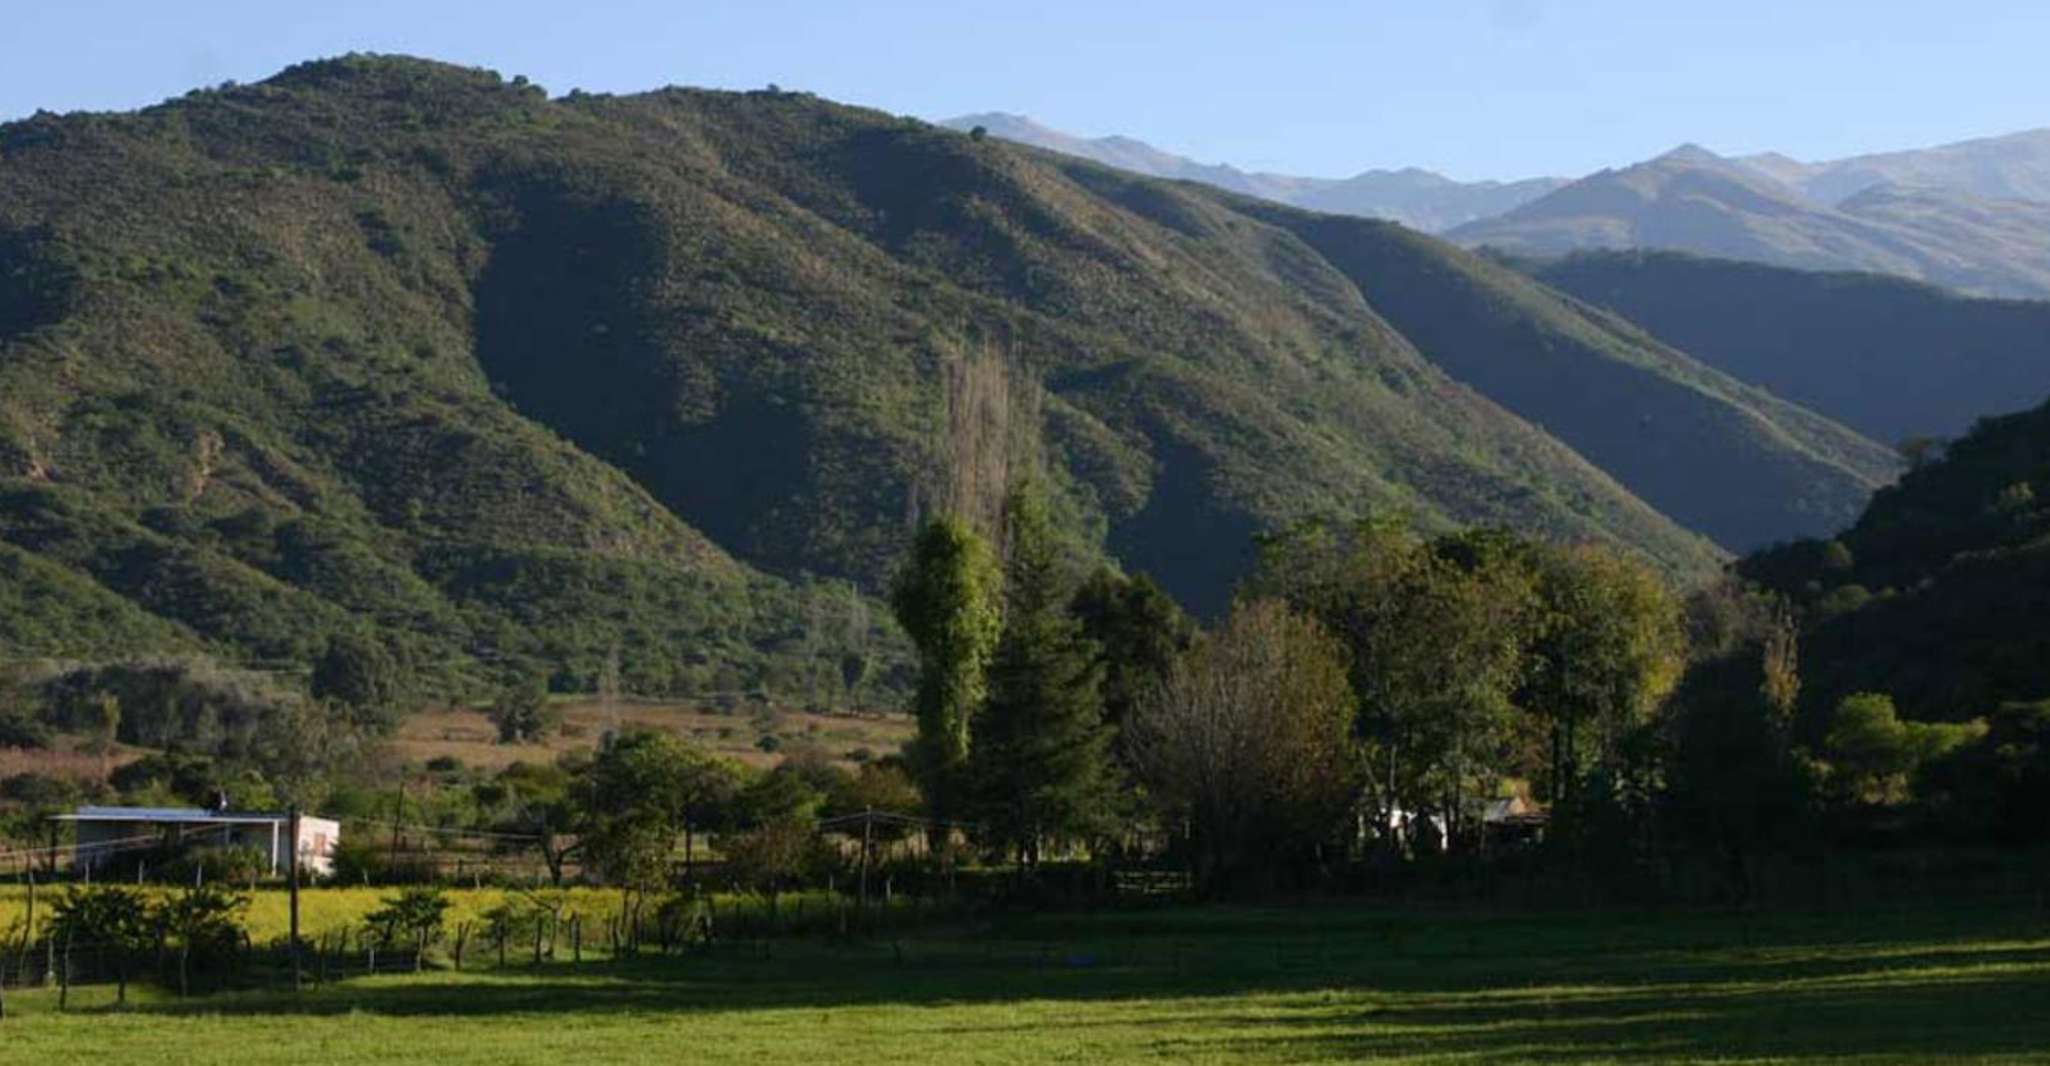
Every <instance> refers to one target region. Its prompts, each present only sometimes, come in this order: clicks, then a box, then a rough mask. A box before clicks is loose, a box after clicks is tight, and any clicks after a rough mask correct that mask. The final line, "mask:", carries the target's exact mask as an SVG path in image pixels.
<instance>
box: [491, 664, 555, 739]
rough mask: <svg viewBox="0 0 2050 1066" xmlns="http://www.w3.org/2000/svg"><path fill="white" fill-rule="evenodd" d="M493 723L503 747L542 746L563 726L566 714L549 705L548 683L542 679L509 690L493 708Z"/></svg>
mask: <svg viewBox="0 0 2050 1066" xmlns="http://www.w3.org/2000/svg"><path fill="white" fill-rule="evenodd" d="M491 722H492V724H493V725H496V726H497V727H498V742H499V743H500V744H538V743H540V742H541V741H542V740H543V739H544V738H545V737H547V735H548V734H549V733H551V732H553V731H555V730H556V729H558V728H560V727H561V725H562V711H561V709H559V708H557V707H556V706H555V705H554V704H552V703H550V702H549V701H548V683H547V682H546V681H545V680H544V679H542V678H541V677H540V676H539V675H535V676H532V677H526V678H521V679H520V680H518V681H515V682H513V683H512V684H510V685H508V686H506V688H505V691H503V692H501V693H499V696H498V699H497V700H496V701H494V702H493V703H492V704H491Z"/></svg>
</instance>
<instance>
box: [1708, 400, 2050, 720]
mask: <svg viewBox="0 0 2050 1066" xmlns="http://www.w3.org/2000/svg"><path fill="white" fill-rule="evenodd" d="M2046 501H2050V404H2046V405H2043V406H2040V407H2037V408H2035V409H2033V410H2030V411H2026V412H2022V413H2019V414H2012V415H2004V416H2001V417H1997V418H1989V419H1986V420H1984V421H1983V422H1981V423H1980V424H1979V425H1978V426H1977V427H1976V428H1974V429H1973V430H1972V432H1971V433H1969V434H1967V435H1966V436H1964V437H1963V438H1961V439H1959V440H1957V441H1955V442H1952V443H1951V444H1950V445H1949V446H1948V448H1946V449H1945V450H1944V452H1943V454H1942V455H1941V456H1940V457H1939V458H1936V459H1934V460H1933V461H1931V462H1929V463H1928V464H1927V465H1925V466H1923V467H1921V468H1920V469H1917V470H1914V471H1911V472H1909V473H1908V474H1907V475H1905V476H1904V477H1903V478H1902V479H1901V481H1900V483H1899V484H1898V485H1896V486H1893V487H1889V488H1886V489H1883V490H1881V491H1880V492H1879V493H1878V494H1877V495H1876V496H1875V497H1874V498H1873V500H1872V504H1871V506H1870V508H1869V509H1867V511H1866V512H1865V514H1864V516H1863V517H1862V518H1860V519H1859V520H1858V522H1857V524H1856V525H1854V526H1852V527H1851V528H1849V529H1848V530H1846V531H1844V532H1843V533H1842V534H1840V535H1839V536H1838V537H1837V538H1836V539H1835V540H1834V541H1831V542H1821V541H1803V542H1797V543H1794V544H1789V545H1785V546H1782V547H1780V548H1777V549H1775V550H1772V551H1767V552H1761V553H1759V554H1757V555H1754V556H1751V557H1749V558H1747V559H1745V560H1743V562H1742V563H1741V564H1740V569H1741V571H1742V572H1743V573H1745V574H1746V575H1748V576H1751V577H1753V578H1756V579H1758V580H1760V581H1762V582H1764V583H1765V584H1767V585H1769V586H1771V587H1774V588H1777V589H1779V590H1781V591H1784V592H1786V593H1789V594H1791V595H1793V596H1795V597H1796V598H1798V599H1800V600H1802V601H1804V602H1806V603H1807V604H1808V606H1809V609H1810V610H1809V614H1810V624H1809V632H1808V633H1807V635H1806V638H1805V641H1804V644H1803V647H1802V649H1801V660H1802V673H1803V677H1804V697H1805V701H1806V702H1808V703H1809V704H1811V705H1812V706H1813V707H1815V708H1818V709H1819V708H1824V707H1828V706H1830V705H1832V704H1833V702H1834V700H1836V699H1837V698H1840V697H1841V696H1843V695H1846V694H1848V693H1852V692H1859V691H1871V692H1885V693H1888V694H1890V695H1892V696H1893V697H1894V699H1895V700H1896V701H1898V702H1899V704H1900V706H1901V710H1902V712H1903V713H1904V714H1908V715H1910V716H1913V717H1918V718H1932V719H1952V720H1963V719H1968V718H1973V717H1978V716H1981V715H1985V714H1987V713H1989V712H1991V711H1993V710H1994V709H1996V708H1997V707H1999V706H2000V705H2001V704H2002V703H2003V702H2007V701H2019V700H2036V699H2042V698H2044V697H2046V696H2050V676H2046V675H2045V673H2044V669H2043V664H2044V663H2045V662H2050V632H2046V630H2045V628H2044V626H2043V620H2044V619H2045V618H2050V505H2046Z"/></svg>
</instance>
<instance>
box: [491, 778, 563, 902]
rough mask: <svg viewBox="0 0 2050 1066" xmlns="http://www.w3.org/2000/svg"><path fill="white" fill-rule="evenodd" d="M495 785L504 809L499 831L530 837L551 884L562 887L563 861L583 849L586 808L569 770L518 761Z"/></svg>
mask: <svg viewBox="0 0 2050 1066" xmlns="http://www.w3.org/2000/svg"><path fill="white" fill-rule="evenodd" d="M493 785H494V786H495V787H496V788H497V789H498V790H500V791H499V797H498V798H499V799H500V800H501V801H502V803H503V807H504V810H505V814H504V816H503V817H502V818H501V819H500V821H499V823H498V826H499V829H500V831H502V832H505V833H507V834H509V835H513V836H518V837H526V838H531V839H532V841H533V847H534V849H535V850H536V851H538V852H540V854H541V861H542V862H543V863H544V864H545V865H546V866H547V867H548V881H549V883H550V884H553V885H555V886H556V887H558V888H559V887H561V885H562V875H563V866H564V864H566V863H567V862H568V861H569V860H570V858H571V857H572V856H574V855H576V854H577V853H578V852H580V851H581V850H582V848H583V843H582V841H580V840H578V839H577V837H576V833H577V831H578V829H579V827H580V826H581V825H582V824H583V819H584V817H585V811H584V809H583V806H582V805H581V804H579V803H578V802H577V798H576V794H575V789H574V787H573V786H574V781H573V779H572V775H571V774H570V772H569V771H568V770H567V769H565V768H563V767H561V766H548V765H536V764H533V763H523V762H516V763H513V764H512V765H511V766H508V767H506V768H505V769H504V771H502V772H500V774H499V775H498V778H497V779H496V781H495V782H493Z"/></svg>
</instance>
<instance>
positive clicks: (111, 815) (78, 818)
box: [57, 807, 292, 825]
mask: <svg viewBox="0 0 2050 1066" xmlns="http://www.w3.org/2000/svg"><path fill="white" fill-rule="evenodd" d="M291 817H292V816H291V815H289V814H273V813H268V812H264V811H203V810H200V809H199V808H197V807H80V808H79V809H77V810H76V811H73V812H71V813H70V814H60V815H58V816H57V819H58V820H59V821H68V822H204V823H209V824H213V825H219V824H221V823H224V822H284V821H289V820H290V819H291Z"/></svg>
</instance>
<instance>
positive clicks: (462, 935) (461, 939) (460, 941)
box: [456, 922, 470, 973]
mask: <svg viewBox="0 0 2050 1066" xmlns="http://www.w3.org/2000/svg"><path fill="white" fill-rule="evenodd" d="M469 942H470V923H468V922H457V923H456V972H457V973H462V972H463V946H464V945H465V944H468V943H469Z"/></svg>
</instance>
